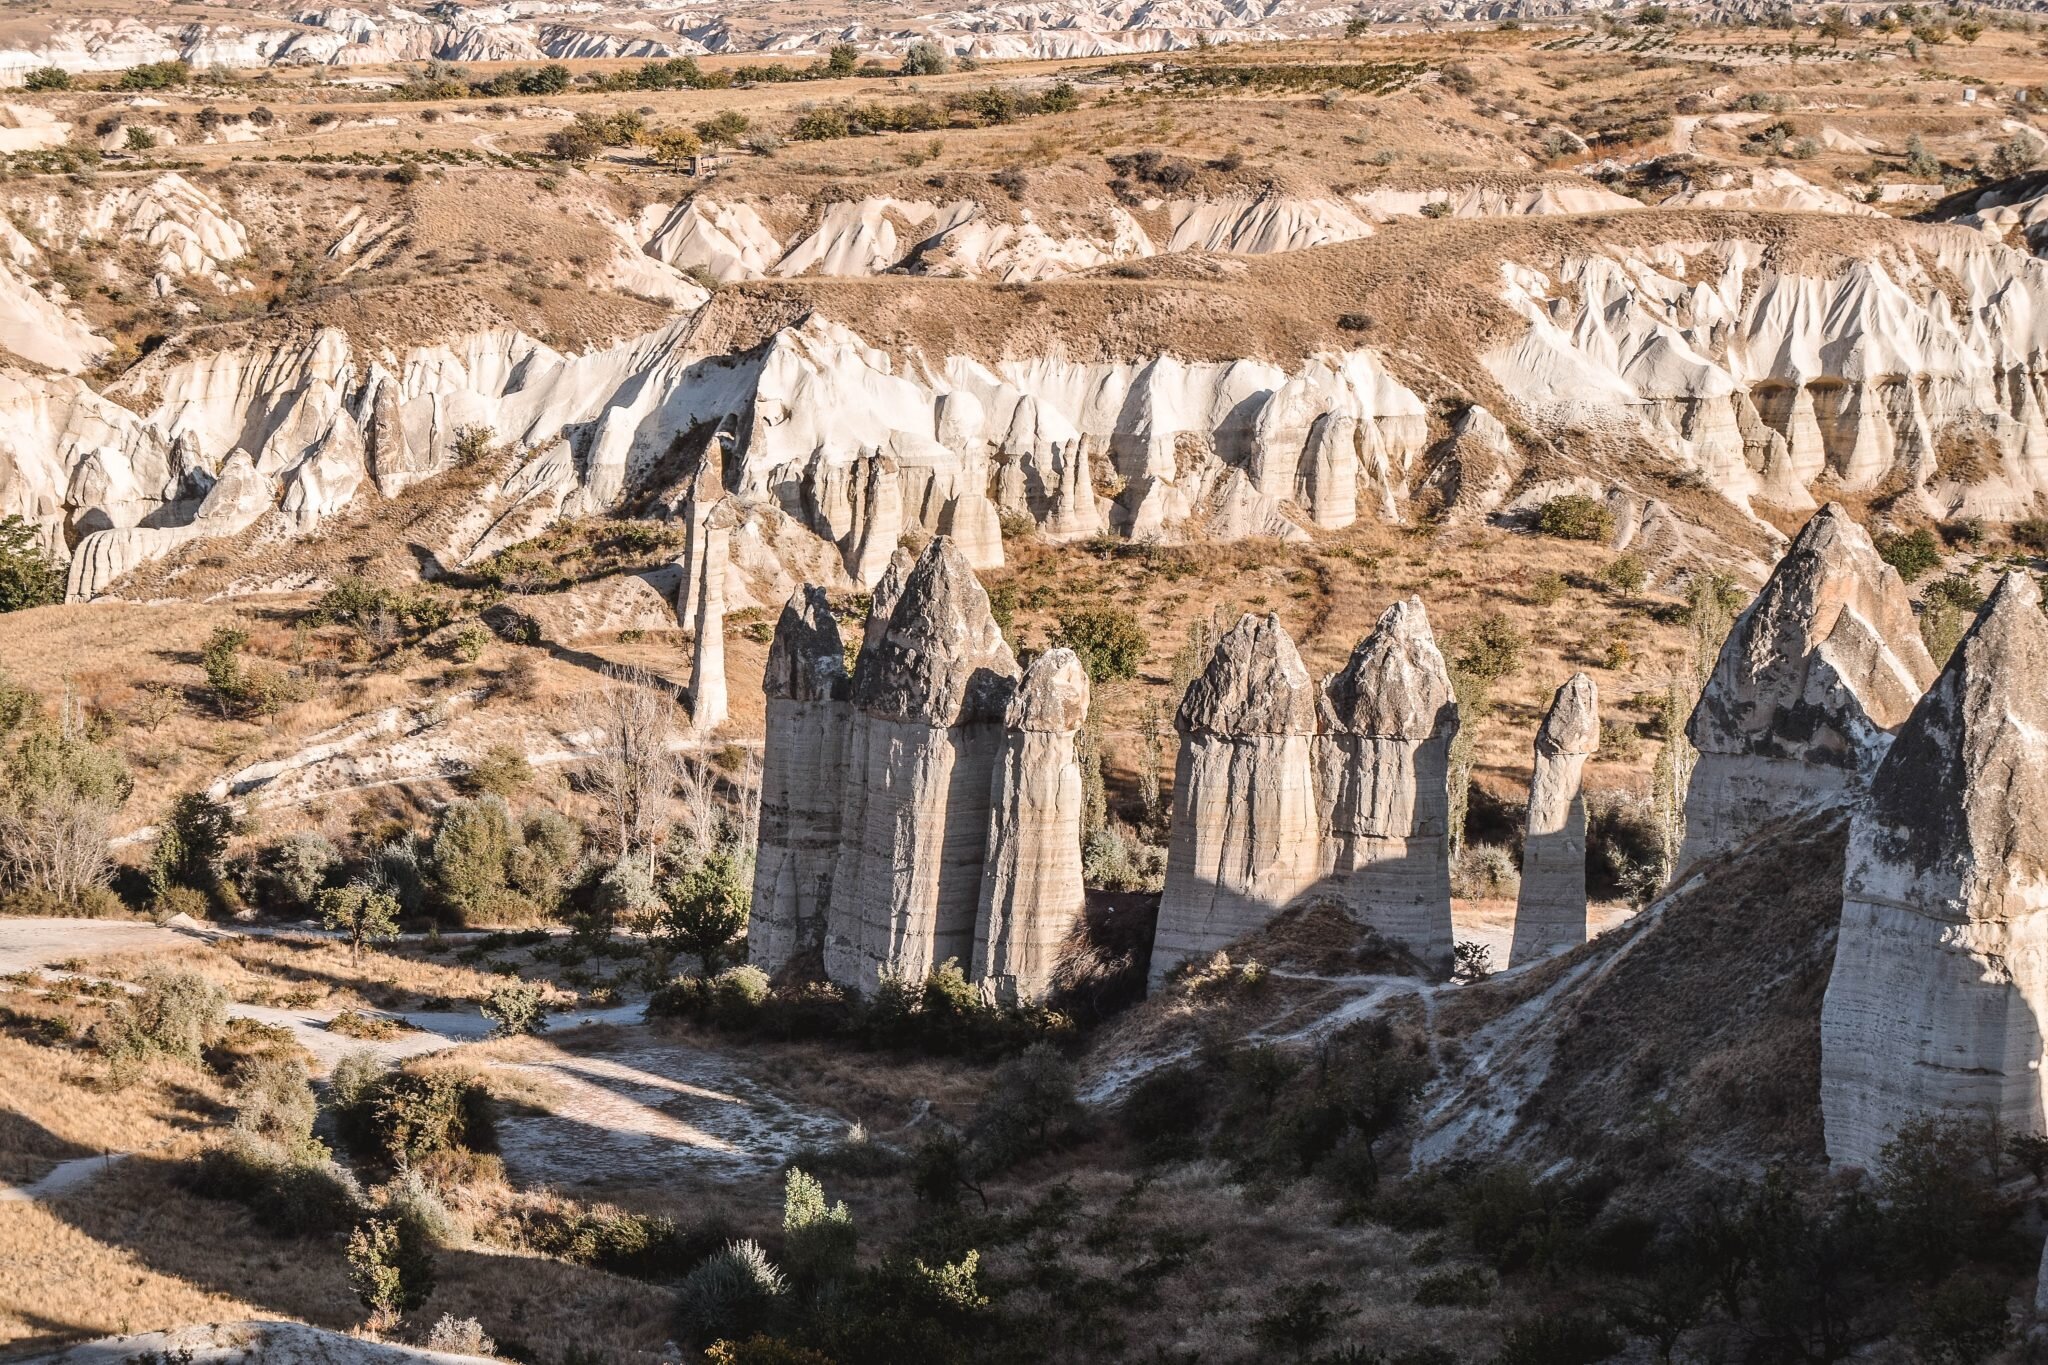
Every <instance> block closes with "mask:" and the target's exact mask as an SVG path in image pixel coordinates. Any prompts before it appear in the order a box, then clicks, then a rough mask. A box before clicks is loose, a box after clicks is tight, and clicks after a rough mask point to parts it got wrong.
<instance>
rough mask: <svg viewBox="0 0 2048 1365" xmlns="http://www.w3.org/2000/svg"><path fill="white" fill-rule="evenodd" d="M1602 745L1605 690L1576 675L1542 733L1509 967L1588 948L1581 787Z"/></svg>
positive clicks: (1560, 695)
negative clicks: (1588, 764)
mask: <svg viewBox="0 0 2048 1365" xmlns="http://www.w3.org/2000/svg"><path fill="white" fill-rule="evenodd" d="M1599 744H1600V692H1599V689H1598V688H1597V687H1596V686H1595V685H1594V682H1593V680H1592V679H1591V678H1589V677H1587V676H1586V675H1585V674H1583V673H1574V674H1572V676H1571V677H1570V679H1569V680H1567V681H1566V683H1565V685H1564V686H1562V687H1560V688H1558V689H1557V695H1556V696H1555V697H1553V698H1551V702H1550V712H1549V714H1547V715H1545V716H1544V717H1543V727H1542V728H1541V729H1539V730H1538V731H1537V732H1536V768H1535V772H1534V773H1533V775H1532V776H1531V777H1530V780H1529V818H1528V827H1527V829H1526V831H1525V832H1524V835H1523V841H1522V886H1521V893H1520V896H1519V897H1518V898H1517V900H1516V902H1515V936H1514V940H1513V943H1512V945H1511V946H1510V947H1509V949H1508V965H1509V966H1510V967H1519V966H1521V965H1522V964H1523V963H1525V962H1533V961H1535V960H1537V959H1538V958H1543V957H1548V956H1550V955H1551V954H1552V953H1556V952H1561V951H1563V950H1564V949H1567V948H1575V947H1577V946H1578V945H1579V944H1581V943H1584V942H1585V941H1586V798H1585V794H1584V792H1583V791H1581V789H1580V785H1579V783H1580V777H1581V774H1582V773H1583V772H1584V771H1585V767H1586V759H1587V758H1589V757H1590V756H1591V755H1592V753H1593V751H1594V750H1595V749H1596V748H1598V747H1599Z"/></svg>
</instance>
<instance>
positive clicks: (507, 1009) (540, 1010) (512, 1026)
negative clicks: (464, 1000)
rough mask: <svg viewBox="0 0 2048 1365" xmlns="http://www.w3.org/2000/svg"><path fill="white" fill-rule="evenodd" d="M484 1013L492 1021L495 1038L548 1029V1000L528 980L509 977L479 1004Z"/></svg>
mask: <svg viewBox="0 0 2048 1365" xmlns="http://www.w3.org/2000/svg"><path fill="white" fill-rule="evenodd" d="M481 1008H482V1012H483V1016H484V1018H486V1019H489V1020H491V1021H492V1022H493V1024H494V1025H495V1026H494V1027H493V1028H492V1029H491V1033H492V1035H493V1036H495V1037H498V1038H516V1037H518V1036H520V1035H521V1034H527V1033H546V1032H547V1031H548V1015H547V1000H546V997H545V996H544V995H543V993H542V991H541V988H540V987H539V986H537V985H535V984H534V983H533V982H531V981H508V982H506V983H505V984H504V985H502V986H499V987H498V988H497V989H495V990H493V991H492V992H491V994H490V997H489V998H488V999H486V1000H485V1001H484V1003H483V1005H482V1007H481Z"/></svg>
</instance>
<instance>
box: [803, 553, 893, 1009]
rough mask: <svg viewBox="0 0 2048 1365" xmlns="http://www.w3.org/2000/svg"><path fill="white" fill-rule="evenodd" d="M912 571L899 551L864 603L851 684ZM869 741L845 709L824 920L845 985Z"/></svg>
mask: <svg viewBox="0 0 2048 1365" xmlns="http://www.w3.org/2000/svg"><path fill="white" fill-rule="evenodd" d="M914 565H915V561H914V560H912V559H911V557H910V552H909V551H908V550H904V549H902V548H900V547H899V548H898V549H897V551H896V553H895V554H894V555H893V556H892V557H891V558H890V560H889V567H888V568H886V569H884V570H883V571H882V576H881V578H880V579H879V580H877V581H876V583H875V588H874V592H873V593H871V594H870V595H869V597H868V614H867V617H866V619H865V620H864V621H863V622H862V625H861V637H860V654H859V655H858V656H857V657H856V658H855V659H854V665H853V679H854V683H855V684H858V682H859V680H860V678H861V677H862V675H864V674H867V673H871V672H873V671H874V669H875V668H876V667H877V665H876V663H875V660H876V659H877V657H878V656H879V655H880V653H881V649H882V640H883V638H884V637H886V636H887V635H888V633H889V616H890V613H892V612H894V611H895V610H896V603H897V602H898V601H899V600H901V598H902V596H903V585H904V583H905V582H907V581H908V580H909V578H910V571H911V569H912V568H913V567H914ZM868 736H869V725H868V718H867V715H866V713H864V712H863V711H862V710H861V709H860V708H859V707H858V706H853V705H850V704H849V706H848V715H847V728H846V749H845V757H844V767H843V769H842V771H843V773H844V780H843V783H842V786H841V791H840V805H839V856H838V858H837V859H836V860H835V861H834V863H833V868H832V885H833V886H834V887H835V888H836V889H837V891H838V894H837V895H836V896H835V897H834V898H833V900H832V901H831V903H830V904H829V906H828V908H827V911H826V915H825V975H826V976H827V977H828V978H830V979H831V980H833V981H838V982H845V983H853V982H857V981H859V980H860V973H861V952H862V948H861V943H862V934H863V931H862V928H861V907H860V904H859V901H858V899H857V894H858V891H859V888H860V859H861V836H862V832H863V831H864V830H865V829H866V828H867V818H868V816H867V811H868V787H867V778H868Z"/></svg>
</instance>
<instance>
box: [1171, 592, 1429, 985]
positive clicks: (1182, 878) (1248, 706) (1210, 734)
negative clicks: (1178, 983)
mask: <svg viewBox="0 0 2048 1365" xmlns="http://www.w3.org/2000/svg"><path fill="white" fill-rule="evenodd" d="M1174 727H1175V729H1177V730H1178V731H1179V732H1180V736H1181V742H1180V756H1179V758H1178V760H1177V761H1176V764H1175V768H1174V785H1173V833H1172V840H1171V843H1170V845H1169V848H1168V851H1167V859H1166V886H1165V890H1164V892H1163V893H1162V895H1161V896H1160V900H1159V923H1158V929H1157V930H1156V932H1155V934H1154V937H1153V942H1152V969H1151V977H1152V981H1153V984H1155V985H1156V984H1158V983H1159V982H1160V981H1161V980H1163V979H1164V978H1165V976H1166V974H1167V973H1168V972H1169V971H1171V970H1172V969H1173V968H1174V967H1175V966H1177V965H1178V964H1180V963H1182V962H1185V961H1187V960H1188V959H1190V958H1196V957H1206V956H1207V955H1209V954H1210V953H1213V952H1215V951H1217V950H1218V949H1220V948H1222V947H1223V946H1225V945H1226V944H1229V943H1231V942H1233V941H1235V940H1236V939H1239V938H1242V937H1243V936H1244V935H1246V934H1248V933H1251V932H1253V931H1254V930H1256V929H1258V928H1260V927H1261V926H1263V925H1264V924H1265V923H1266V921H1267V920H1269V919H1271V918H1272V916H1273V914H1274V913H1275V912H1276V911H1278V910H1279V909H1281V908H1282V907H1283V906H1285V905H1287V904H1288V902H1290V901H1292V900H1293V899H1294V898H1295V897H1296V896H1297V895H1299V894H1300V893H1301V892H1302V891H1304V890H1306V889H1307V888H1308V887H1309V886H1311V885H1312V884H1313V883H1314V882H1315V879H1316V875H1317V872H1318V870H1319V862H1320V859H1319V848H1318V836H1319V830H1318V828H1317V818H1316V780H1315V769H1316V764H1315V753H1314V736H1315V733H1316V694H1315V689H1314V685H1313V684H1312V683H1311V682H1310V680H1309V675H1308V669H1307V668H1306V667H1305V666H1304V665H1303V664H1302V662H1301V656H1300V655H1299V654H1297V653H1296V652H1295V649H1294V641H1293V640H1291V639H1289V638H1288V635H1287V632H1286V631H1285V630H1284V629H1282V628H1281V625H1280V618H1279V617H1277V616H1270V615H1269V616H1251V615H1247V616H1245V617H1243V618H1242V619H1240V620H1239V621H1238V623H1237V624H1236V625H1235V626H1233V627H1232V628H1231V629H1230V630H1228V631H1227V632H1225V633H1224V635H1223V638H1222V639H1221V640H1219V641H1217V644H1216V651H1215V653H1214V654H1213V655H1212V656H1211V657H1210V660H1209V663H1208V666H1207V667H1206V668H1205V669H1204V670H1203V671H1202V675H1201V676H1200V677H1199V678H1197V679H1195V681H1194V684H1193V685H1192V686H1190V687H1189V688H1188V693H1187V696H1186V697H1185V698H1184V699H1183V700H1182V702H1181V704H1180V710H1179V712H1178V713H1177V714H1176V715H1175V717H1174ZM1447 907H1448V902H1447Z"/></svg>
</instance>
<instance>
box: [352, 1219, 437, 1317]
mask: <svg viewBox="0 0 2048 1365" xmlns="http://www.w3.org/2000/svg"><path fill="white" fill-rule="evenodd" d="M348 1287H349V1288H350V1289H353V1290H354V1291H355V1294H356V1297H357V1298H358V1299H360V1300H361V1301H362V1304H363V1307H365V1308H367V1309H369V1310H370V1312H371V1315H372V1316H371V1321H372V1323H373V1324H375V1325H376V1326H378V1327H380V1328H381V1327H389V1326H391V1325H393V1324H395V1323H396V1322H397V1321H398V1319H399V1318H400V1317H402V1316H403V1315H404V1314H405V1313H407V1312H410V1311H411V1310H412V1309H415V1308H417V1307H419V1306H420V1305H421V1304H423V1303H425V1302H426V1301H427V1296H428V1295H429V1294H432V1293H433V1292H434V1255H433V1253H432V1252H431V1251H429V1250H428V1249H427V1244H426V1239H425V1238H424V1237H422V1236H421V1235H420V1234H419V1232H418V1230H417V1229H415V1228H413V1227H412V1226H411V1225H410V1223H409V1222H408V1221H407V1220H405V1219H401V1218H371V1219H368V1220H366V1221H364V1222H362V1223H359V1224H357V1225H356V1229H355V1231H354V1232H351V1233H350V1234H349V1238H348Z"/></svg>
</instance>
